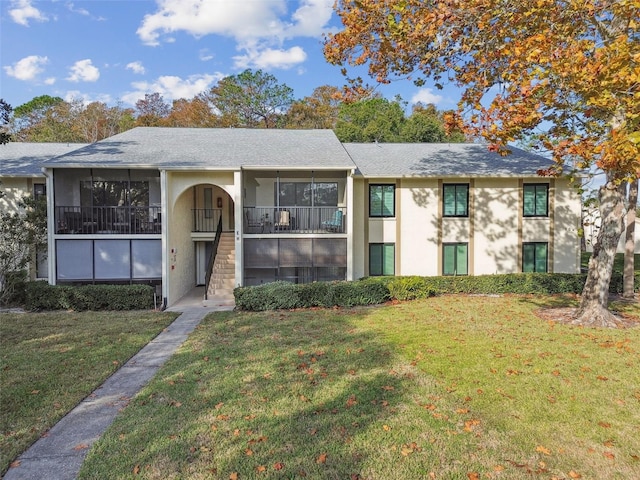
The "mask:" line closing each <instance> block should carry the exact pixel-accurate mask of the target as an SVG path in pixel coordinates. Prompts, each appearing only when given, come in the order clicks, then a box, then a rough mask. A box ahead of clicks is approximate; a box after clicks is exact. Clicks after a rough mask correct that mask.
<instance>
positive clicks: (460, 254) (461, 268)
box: [456, 244, 467, 275]
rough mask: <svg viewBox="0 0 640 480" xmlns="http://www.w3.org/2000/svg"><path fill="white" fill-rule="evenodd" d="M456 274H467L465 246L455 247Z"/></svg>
mask: <svg viewBox="0 0 640 480" xmlns="http://www.w3.org/2000/svg"><path fill="white" fill-rule="evenodd" d="M456 274H457V275H466V274H467V245H466V244H458V245H456Z"/></svg>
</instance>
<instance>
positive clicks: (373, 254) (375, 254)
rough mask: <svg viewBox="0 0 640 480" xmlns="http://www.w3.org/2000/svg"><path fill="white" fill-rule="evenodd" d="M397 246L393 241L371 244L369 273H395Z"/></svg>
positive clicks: (374, 274)
mask: <svg viewBox="0 0 640 480" xmlns="http://www.w3.org/2000/svg"><path fill="white" fill-rule="evenodd" d="M395 257H396V246H395V244H393V243H371V244H370V245H369V275H371V276H379V275H395V270H396V268H395V263H396V262H395Z"/></svg>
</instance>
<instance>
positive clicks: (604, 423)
mask: <svg viewBox="0 0 640 480" xmlns="http://www.w3.org/2000/svg"><path fill="white" fill-rule="evenodd" d="M598 425H600V426H601V427H602V428H611V424H610V423H608V422H598Z"/></svg>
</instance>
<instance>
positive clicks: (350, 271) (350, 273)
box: [345, 170, 354, 280]
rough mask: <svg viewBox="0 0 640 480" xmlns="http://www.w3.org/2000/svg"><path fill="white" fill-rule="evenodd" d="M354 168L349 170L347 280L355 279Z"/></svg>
mask: <svg viewBox="0 0 640 480" xmlns="http://www.w3.org/2000/svg"><path fill="white" fill-rule="evenodd" d="M353 173H354V172H353V170H352V171H351V172H347V218H346V223H345V225H346V228H347V280H353V271H354V265H353V262H354V258H353V214H354V207H353Z"/></svg>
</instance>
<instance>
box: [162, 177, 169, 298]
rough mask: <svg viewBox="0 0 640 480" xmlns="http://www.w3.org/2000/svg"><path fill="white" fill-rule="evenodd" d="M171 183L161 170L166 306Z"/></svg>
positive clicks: (167, 295)
mask: <svg viewBox="0 0 640 480" xmlns="http://www.w3.org/2000/svg"><path fill="white" fill-rule="evenodd" d="M168 188H169V183H168V181H167V171H166V170H160V212H161V213H162V223H161V225H160V228H161V232H162V304H163V305H166V302H167V300H168V298H169V252H167V249H168V248H169V242H168V241H167V240H168V239H167V235H168V234H169V228H168V226H169V215H168V213H169V205H168V202H167V198H168V195H169V192H168V190H167V189H168Z"/></svg>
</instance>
